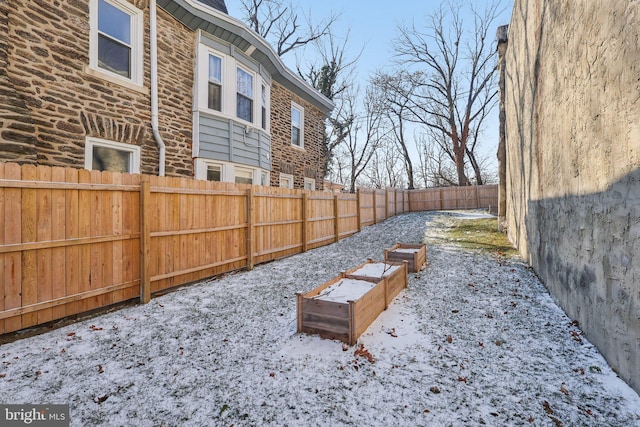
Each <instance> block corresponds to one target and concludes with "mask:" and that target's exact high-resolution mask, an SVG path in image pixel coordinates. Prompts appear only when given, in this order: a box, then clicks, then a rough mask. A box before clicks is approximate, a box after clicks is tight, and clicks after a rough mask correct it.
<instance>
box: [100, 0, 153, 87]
mask: <svg viewBox="0 0 640 427" xmlns="http://www.w3.org/2000/svg"><path fill="white" fill-rule="evenodd" d="M104 1H105V2H106V3H109V4H110V5H112V6H113V7H116V8H118V9H120V10H121V11H122V12H124V13H126V14H127V15H129V16H130V17H131V45H130V48H131V63H130V66H131V77H130V78H127V77H124V76H121V75H119V74H117V73H114V72H112V71H109V70H107V69H104V68H101V67H100V66H99V65H98V0H89V29H90V34H89V69H90V70H93V71H94V72H96V73H98V74H99V75H100V76H101V77H103V78H105V79H106V80H109V81H112V82H115V83H122V82H124V83H133V84H134V85H135V86H139V87H142V85H143V77H144V47H143V41H144V33H143V31H144V26H143V25H144V23H143V17H144V14H143V12H142V10H140V9H138V8H137V7H135V6H134V5H132V4H131V3H129V2H127V1H124V0H104Z"/></svg>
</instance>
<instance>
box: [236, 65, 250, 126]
mask: <svg viewBox="0 0 640 427" xmlns="http://www.w3.org/2000/svg"><path fill="white" fill-rule="evenodd" d="M237 75H238V77H237V84H238V91H237V92H238V96H237V100H236V111H237V113H236V115H237V116H238V118H239V119H242V120H246V121H247V122H253V75H251V74H249V73H248V72H246V71H245V70H243V69H242V68H238V73H237Z"/></svg>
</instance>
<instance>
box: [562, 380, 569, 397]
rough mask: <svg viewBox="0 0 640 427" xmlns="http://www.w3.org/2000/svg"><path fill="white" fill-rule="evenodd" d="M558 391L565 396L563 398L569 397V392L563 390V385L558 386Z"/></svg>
mask: <svg viewBox="0 0 640 427" xmlns="http://www.w3.org/2000/svg"><path fill="white" fill-rule="evenodd" d="M560 391H561V392H562V393H563V394H564V395H565V396H569V392H568V391H567V389H566V388H564V383H563V385H561V386H560Z"/></svg>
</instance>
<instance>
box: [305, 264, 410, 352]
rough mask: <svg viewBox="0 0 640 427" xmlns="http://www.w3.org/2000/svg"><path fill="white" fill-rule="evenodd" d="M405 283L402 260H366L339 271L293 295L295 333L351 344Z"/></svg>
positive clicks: (405, 274) (405, 269)
mask: <svg viewBox="0 0 640 427" xmlns="http://www.w3.org/2000/svg"><path fill="white" fill-rule="evenodd" d="M376 264H380V265H376ZM354 273H357V274H354ZM377 273H380V275H379V276H377V275H376V274H377ZM406 285H407V265H406V263H402V264H396V265H389V264H386V267H385V264H384V263H374V262H373V261H371V260H370V261H368V262H366V263H364V264H361V265H359V266H358V267H356V268H353V269H351V270H349V271H348V272H343V273H340V276H338V277H336V278H334V279H332V280H330V281H328V282H326V283H324V284H322V285H320V286H318V287H317V288H315V289H313V290H311V291H309V292H307V293H301V292H299V293H297V294H296V295H297V298H298V300H297V310H298V332H305V333H309V334H318V335H320V336H321V337H323V338H329V339H337V340H340V341H343V342H345V343H347V344H349V345H354V344H355V343H356V341H357V339H358V337H359V336H360V335H361V334H362V333H363V332H364V331H365V330H366V329H367V328H368V327H369V325H370V324H371V323H372V322H373V321H374V320H375V319H376V318H377V317H378V315H379V314H380V313H381V312H382V311H384V310H385V309H386V308H387V306H388V305H389V303H390V302H391V300H392V299H393V298H394V297H395V296H396V295H397V294H398V293H399V292H400V291H401V290H402V289H404V287H406Z"/></svg>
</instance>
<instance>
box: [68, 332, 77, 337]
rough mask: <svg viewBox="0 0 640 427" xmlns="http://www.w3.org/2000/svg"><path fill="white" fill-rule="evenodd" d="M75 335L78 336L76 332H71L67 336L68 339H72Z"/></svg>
mask: <svg viewBox="0 0 640 427" xmlns="http://www.w3.org/2000/svg"><path fill="white" fill-rule="evenodd" d="M75 334H76V333H75V332H69V333H68V334H67V336H68V337H72V336H74V335H75Z"/></svg>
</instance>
